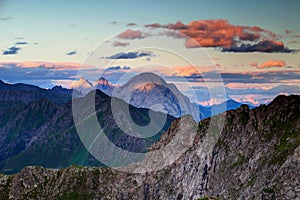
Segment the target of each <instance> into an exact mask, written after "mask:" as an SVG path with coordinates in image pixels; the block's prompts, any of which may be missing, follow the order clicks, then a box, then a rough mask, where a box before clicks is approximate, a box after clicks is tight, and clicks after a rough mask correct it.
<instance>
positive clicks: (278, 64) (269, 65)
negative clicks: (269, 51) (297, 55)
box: [258, 60, 286, 69]
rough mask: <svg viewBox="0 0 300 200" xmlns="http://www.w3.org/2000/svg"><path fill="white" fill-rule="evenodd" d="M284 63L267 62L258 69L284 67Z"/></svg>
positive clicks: (277, 61) (278, 61)
mask: <svg viewBox="0 0 300 200" xmlns="http://www.w3.org/2000/svg"><path fill="white" fill-rule="evenodd" d="M285 66H286V63H285V61H283V60H269V61H267V62H264V63H262V64H261V65H260V66H258V68H259V69H264V68H270V67H285Z"/></svg>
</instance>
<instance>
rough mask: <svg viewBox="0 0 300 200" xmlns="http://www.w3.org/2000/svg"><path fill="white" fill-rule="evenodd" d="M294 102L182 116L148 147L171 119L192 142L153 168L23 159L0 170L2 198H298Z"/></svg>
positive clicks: (299, 158) (298, 102)
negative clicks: (11, 171) (14, 170)
mask: <svg viewBox="0 0 300 200" xmlns="http://www.w3.org/2000/svg"><path fill="white" fill-rule="evenodd" d="M299 110H300V96H295V95H291V96H288V97H286V96H278V97H277V98H276V99H275V100H274V101H273V102H272V103H270V104H269V105H268V106H265V105H261V106H260V107H257V108H254V109H252V110H250V109H249V107H248V106H242V107H240V108H239V109H237V110H232V111H228V112H226V113H223V114H220V115H218V116H215V117H213V118H208V119H205V120H203V121H201V122H200V123H199V124H196V123H195V122H194V121H193V120H192V119H191V118H190V117H183V119H184V120H179V119H178V120H175V121H174V122H173V123H172V126H171V128H170V129H169V130H168V131H167V133H166V134H164V135H163V137H162V138H161V140H159V141H158V142H157V143H155V145H154V146H152V148H154V149H155V148H160V147H162V146H165V145H166V144H167V143H168V142H170V140H172V138H173V136H174V134H176V130H178V127H180V126H181V127H182V128H183V130H184V129H187V127H188V126H189V127H190V125H191V124H192V126H195V128H196V129H197V135H196V137H195V138H194V140H193V143H192V144H193V145H192V147H191V148H190V149H189V150H188V151H186V152H185V153H184V154H183V155H182V156H181V157H180V158H179V159H178V160H176V162H175V163H173V164H172V165H170V166H168V167H166V168H164V169H162V170H160V171H155V172H149V173H145V174H132V173H124V172H119V171H116V170H113V169H110V168H87V167H79V166H72V167H70V168H65V169H60V170H54V169H45V168H41V167H27V168H24V169H23V170H22V171H21V172H20V173H18V174H15V175H9V176H8V175H1V176H0V193H1V194H2V198H3V199H178V200H180V199H209V198H208V197H212V196H214V197H215V199H299V196H300V187H299V185H300V171H299V167H300V112H299ZM224 115H225V117H226V120H225V126H224V127H223V128H222V129H221V133H220V134H219V131H218V129H219V128H220V127H219V126H218V124H219V122H220V119H222V117H223V116H224ZM181 122H184V123H181ZM210 122H214V123H213V127H211V128H209V127H210V126H209V124H210ZM208 141H210V142H208Z"/></svg>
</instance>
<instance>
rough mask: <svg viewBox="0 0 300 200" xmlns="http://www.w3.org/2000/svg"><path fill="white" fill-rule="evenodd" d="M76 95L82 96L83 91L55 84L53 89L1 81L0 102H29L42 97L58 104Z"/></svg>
mask: <svg viewBox="0 0 300 200" xmlns="http://www.w3.org/2000/svg"><path fill="white" fill-rule="evenodd" d="M72 95H73V96H74V97H79V96H82V93H80V92H78V91H76V90H73V89H66V88H63V87H61V86H55V87H53V88H52V89H43V88H40V87H38V86H34V85H29V84H24V83H17V84H8V83H4V82H3V81H0V102H1V101H6V102H12V103H14V102H22V103H29V102H31V101H34V100H38V99H41V98H45V99H48V100H50V101H53V102H55V103H57V104H65V103H67V102H68V101H70V100H71V99H72Z"/></svg>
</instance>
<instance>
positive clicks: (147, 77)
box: [74, 72, 254, 121]
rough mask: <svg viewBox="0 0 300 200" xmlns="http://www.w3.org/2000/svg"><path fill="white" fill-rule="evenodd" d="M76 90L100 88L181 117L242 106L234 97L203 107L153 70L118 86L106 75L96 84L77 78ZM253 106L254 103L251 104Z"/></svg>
mask: <svg viewBox="0 0 300 200" xmlns="http://www.w3.org/2000/svg"><path fill="white" fill-rule="evenodd" d="M74 85H76V86H77V87H74V89H76V90H78V91H84V89H83V88H85V91H86V92H87V91H89V90H92V89H99V90H101V91H102V92H104V93H105V94H107V95H109V96H114V97H118V98H120V99H123V100H125V101H126V102H127V103H129V104H131V105H134V106H136V107H138V108H148V109H151V110H154V111H159V112H163V113H166V114H169V115H172V116H174V117H181V116H183V115H186V114H189V115H191V116H193V118H194V120H196V121H200V120H201V119H204V118H207V117H210V116H211V114H212V113H213V114H219V113H222V112H224V111H226V110H230V109H236V108H238V107H240V106H241V105H242V103H239V102H237V101H234V100H232V99H229V100H227V101H226V102H223V103H221V104H217V105H212V106H207V107H205V106H201V105H197V104H196V103H192V102H190V100H189V98H188V97H187V96H185V95H184V94H182V93H181V92H180V91H179V90H178V88H177V87H176V86H175V85H174V84H172V83H167V82H166V81H165V80H163V79H162V78H161V77H159V76H158V75H156V74H154V73H150V72H148V73H141V74H139V75H137V76H134V77H132V78H131V79H130V80H128V82H126V83H125V84H123V85H121V86H115V85H113V84H112V83H111V82H109V81H108V80H106V79H105V78H103V77H101V78H99V79H98V80H97V81H96V82H95V83H94V86H93V85H92V84H91V83H90V82H89V81H87V80H86V79H84V78H81V79H80V80H78V81H77V82H76V83H75V84H74ZM248 105H249V106H250V107H251V108H253V107H254V106H252V105H251V104H248Z"/></svg>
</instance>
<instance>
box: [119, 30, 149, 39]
mask: <svg viewBox="0 0 300 200" xmlns="http://www.w3.org/2000/svg"><path fill="white" fill-rule="evenodd" d="M144 37H145V36H144V35H143V33H142V32H141V31H134V30H131V29H127V30H126V31H124V32H123V33H120V34H119V35H118V38H120V39H127V40H134V39H142V38H144Z"/></svg>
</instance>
